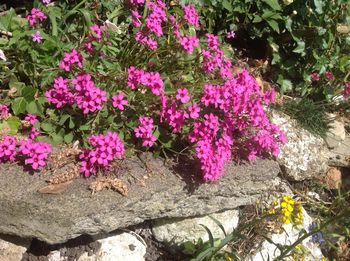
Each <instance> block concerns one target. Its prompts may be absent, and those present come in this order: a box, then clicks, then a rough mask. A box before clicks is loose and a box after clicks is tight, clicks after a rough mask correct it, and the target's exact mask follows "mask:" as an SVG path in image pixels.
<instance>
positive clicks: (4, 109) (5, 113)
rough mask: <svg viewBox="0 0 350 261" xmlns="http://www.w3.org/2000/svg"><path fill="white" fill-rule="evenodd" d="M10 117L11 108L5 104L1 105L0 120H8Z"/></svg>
mask: <svg viewBox="0 0 350 261" xmlns="http://www.w3.org/2000/svg"><path fill="white" fill-rule="evenodd" d="M9 115H10V110H9V107H8V106H6V105H3V104H0V118H1V119H6V118H7V117H8V116H9Z"/></svg>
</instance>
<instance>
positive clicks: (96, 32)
mask: <svg viewBox="0 0 350 261" xmlns="http://www.w3.org/2000/svg"><path fill="white" fill-rule="evenodd" d="M104 31H105V27H104V26H98V25H97V24H94V25H92V26H90V32H91V33H90V34H89V35H88V37H87V41H86V43H85V48H86V50H87V51H88V52H89V53H92V52H93V51H94V46H93V42H98V43H99V42H101V40H102V34H103V32H104Z"/></svg>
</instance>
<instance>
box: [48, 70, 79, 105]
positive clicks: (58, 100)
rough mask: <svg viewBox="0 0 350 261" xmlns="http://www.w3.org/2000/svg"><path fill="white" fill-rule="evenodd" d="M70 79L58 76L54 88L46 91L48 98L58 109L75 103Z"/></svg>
mask: <svg viewBox="0 0 350 261" xmlns="http://www.w3.org/2000/svg"><path fill="white" fill-rule="evenodd" d="M68 84H69V80H68V79H64V78H63V77H61V76H60V77H58V78H56V79H55V80H54V84H53V88H52V89H50V90H49V91H47V92H46V93H45V96H46V98H47V100H48V101H49V102H50V103H51V104H54V105H55V106H56V108H57V109H60V108H62V107H63V106H65V105H67V104H73V103H74V95H73V94H72V93H71V92H70V90H69V85H68Z"/></svg>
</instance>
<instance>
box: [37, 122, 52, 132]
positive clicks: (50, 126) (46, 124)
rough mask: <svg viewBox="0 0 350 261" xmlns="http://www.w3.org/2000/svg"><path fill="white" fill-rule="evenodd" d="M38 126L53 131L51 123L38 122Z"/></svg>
mask: <svg viewBox="0 0 350 261" xmlns="http://www.w3.org/2000/svg"><path fill="white" fill-rule="evenodd" d="M40 127H41V129H42V130H44V131H46V132H53V126H52V124H51V123H47V122H43V123H41V124H40Z"/></svg>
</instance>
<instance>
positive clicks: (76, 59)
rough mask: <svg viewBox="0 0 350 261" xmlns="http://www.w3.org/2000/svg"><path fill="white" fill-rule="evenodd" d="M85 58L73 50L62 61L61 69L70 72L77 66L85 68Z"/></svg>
mask: <svg viewBox="0 0 350 261" xmlns="http://www.w3.org/2000/svg"><path fill="white" fill-rule="evenodd" d="M82 62H83V57H82V56H81V54H80V53H79V52H78V51H77V50H75V49H73V50H72V51H71V52H70V53H65V54H64V57H63V59H62V60H61V61H60V69H62V70H65V71H66V72H69V71H70V70H71V67H72V66H73V65H74V64H76V65H77V66H78V67H79V68H82V67H83V64H82Z"/></svg>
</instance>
